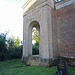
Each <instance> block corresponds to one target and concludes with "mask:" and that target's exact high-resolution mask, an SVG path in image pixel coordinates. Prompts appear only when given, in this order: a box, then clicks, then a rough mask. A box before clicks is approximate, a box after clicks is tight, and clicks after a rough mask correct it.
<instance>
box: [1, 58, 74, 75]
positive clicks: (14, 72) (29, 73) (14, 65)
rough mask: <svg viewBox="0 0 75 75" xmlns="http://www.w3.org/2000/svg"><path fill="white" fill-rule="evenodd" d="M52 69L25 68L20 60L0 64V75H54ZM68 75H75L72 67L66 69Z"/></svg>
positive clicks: (53, 69) (53, 68)
mask: <svg viewBox="0 0 75 75" xmlns="http://www.w3.org/2000/svg"><path fill="white" fill-rule="evenodd" d="M56 71H57V68H56V66H54V67H50V68H49V67H41V66H26V65H25V64H24V63H21V60H20V59H14V60H8V61H4V62H0V75H55V72H56ZM68 71H69V75H74V74H75V68H74V67H68Z"/></svg>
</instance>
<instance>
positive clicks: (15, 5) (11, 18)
mask: <svg viewBox="0 0 75 75" xmlns="http://www.w3.org/2000/svg"><path fill="white" fill-rule="evenodd" d="M27 1H28V0H0V33H5V32H6V31H9V33H8V37H11V36H15V37H17V36H18V37H19V38H20V40H21V41H22V38H23V10H22V6H23V5H24V4H25V3H26V2H27Z"/></svg>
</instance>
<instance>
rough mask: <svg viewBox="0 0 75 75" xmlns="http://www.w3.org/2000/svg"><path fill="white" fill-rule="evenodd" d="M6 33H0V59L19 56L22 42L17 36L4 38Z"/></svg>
mask: <svg viewBox="0 0 75 75" xmlns="http://www.w3.org/2000/svg"><path fill="white" fill-rule="evenodd" d="M6 36H7V33H5V34H4V33H1V34H0V61H4V60H10V59H16V58H21V56H22V42H21V41H20V40H19V37H17V39H15V37H13V36H12V37H10V38H9V39H6Z"/></svg>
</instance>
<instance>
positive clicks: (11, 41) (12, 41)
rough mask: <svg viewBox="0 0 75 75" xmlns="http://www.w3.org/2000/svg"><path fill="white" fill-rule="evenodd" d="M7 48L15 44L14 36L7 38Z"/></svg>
mask: <svg viewBox="0 0 75 75" xmlns="http://www.w3.org/2000/svg"><path fill="white" fill-rule="evenodd" d="M8 45H9V49H10V48H12V47H14V46H15V37H14V36H12V37H10V38H9V39H8Z"/></svg>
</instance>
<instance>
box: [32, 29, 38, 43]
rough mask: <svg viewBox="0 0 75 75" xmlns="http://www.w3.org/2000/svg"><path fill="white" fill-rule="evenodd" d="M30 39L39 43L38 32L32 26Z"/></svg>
mask: <svg viewBox="0 0 75 75" xmlns="http://www.w3.org/2000/svg"><path fill="white" fill-rule="evenodd" d="M32 40H35V41H36V42H38V43H39V32H38V30H37V29H36V28H33V30H32Z"/></svg>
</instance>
